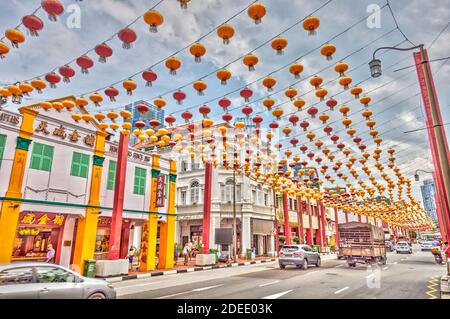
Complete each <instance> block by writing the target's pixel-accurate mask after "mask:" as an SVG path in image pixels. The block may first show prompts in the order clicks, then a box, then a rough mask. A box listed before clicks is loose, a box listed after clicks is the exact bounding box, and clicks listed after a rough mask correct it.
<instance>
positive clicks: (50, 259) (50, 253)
mask: <svg viewBox="0 0 450 319" xmlns="http://www.w3.org/2000/svg"><path fill="white" fill-rule="evenodd" d="M46 258H47V259H46V260H45V262H47V263H50V264H54V263H55V250H54V249H53V245H52V244H48V246H47V256H46Z"/></svg>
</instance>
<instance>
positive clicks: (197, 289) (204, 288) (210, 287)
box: [192, 284, 223, 291]
mask: <svg viewBox="0 0 450 319" xmlns="http://www.w3.org/2000/svg"><path fill="white" fill-rule="evenodd" d="M220 286H223V284H220V285H214V286H209V287H203V288H196V289H192V291H204V290H208V289H212V288H216V287H220Z"/></svg>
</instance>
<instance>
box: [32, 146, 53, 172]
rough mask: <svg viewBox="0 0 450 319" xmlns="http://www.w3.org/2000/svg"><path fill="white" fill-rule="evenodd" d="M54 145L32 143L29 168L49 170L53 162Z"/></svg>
mask: <svg viewBox="0 0 450 319" xmlns="http://www.w3.org/2000/svg"><path fill="white" fill-rule="evenodd" d="M54 149H55V148H54V147H53V146H50V145H44V144H40V143H33V151H32V153H31V160H30V168H31V169H37V170H40V171H47V172H50V171H51V169H52V162H53V151H54Z"/></svg>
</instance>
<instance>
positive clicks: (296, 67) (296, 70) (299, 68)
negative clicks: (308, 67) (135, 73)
mask: <svg viewBox="0 0 450 319" xmlns="http://www.w3.org/2000/svg"><path fill="white" fill-rule="evenodd" d="M289 72H290V73H291V74H293V75H294V77H295V78H296V79H298V78H300V73H302V72H303V65H302V64H300V63H294V64H291V66H290V67H289Z"/></svg>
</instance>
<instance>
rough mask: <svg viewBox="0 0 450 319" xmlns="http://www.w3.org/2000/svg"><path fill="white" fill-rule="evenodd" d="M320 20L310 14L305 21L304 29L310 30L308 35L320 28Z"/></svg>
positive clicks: (313, 33)
mask: <svg viewBox="0 0 450 319" xmlns="http://www.w3.org/2000/svg"><path fill="white" fill-rule="evenodd" d="M319 25H320V20H319V18H317V17H314V16H310V17H307V18H306V19H305V20H304V21H303V29H305V30H306V31H308V35H315V34H316V33H317V29H318V28H319Z"/></svg>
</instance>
